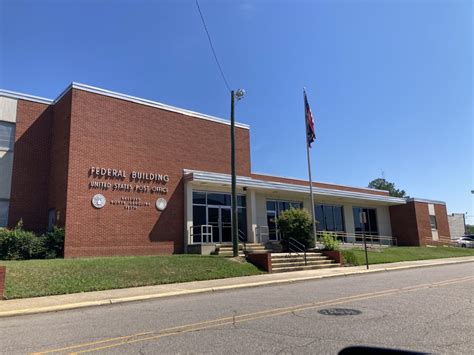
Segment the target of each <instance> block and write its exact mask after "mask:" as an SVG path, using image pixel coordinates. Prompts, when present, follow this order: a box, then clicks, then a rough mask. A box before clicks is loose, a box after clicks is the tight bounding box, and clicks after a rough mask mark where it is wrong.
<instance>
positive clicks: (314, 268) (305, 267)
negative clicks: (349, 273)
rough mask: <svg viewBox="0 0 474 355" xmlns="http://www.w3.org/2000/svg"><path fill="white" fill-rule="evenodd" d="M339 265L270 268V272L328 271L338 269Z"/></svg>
mask: <svg viewBox="0 0 474 355" xmlns="http://www.w3.org/2000/svg"><path fill="white" fill-rule="evenodd" d="M338 266H340V265H339V264H336V263H333V264H324V265H308V266H294V267H272V272H274V273H276V272H290V271H304V270H316V269H328V268H332V267H338Z"/></svg>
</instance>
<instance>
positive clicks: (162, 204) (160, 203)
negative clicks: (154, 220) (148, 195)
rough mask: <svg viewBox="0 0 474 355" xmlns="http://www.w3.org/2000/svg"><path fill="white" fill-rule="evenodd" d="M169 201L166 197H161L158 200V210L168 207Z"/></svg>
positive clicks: (156, 204)
mask: <svg viewBox="0 0 474 355" xmlns="http://www.w3.org/2000/svg"><path fill="white" fill-rule="evenodd" d="M166 205H167V202H166V200H165V199H164V198H159V199H158V200H156V203H155V206H156V208H157V209H158V211H163V210H164V209H165V208H166Z"/></svg>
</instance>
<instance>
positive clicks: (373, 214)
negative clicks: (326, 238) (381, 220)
mask: <svg viewBox="0 0 474 355" xmlns="http://www.w3.org/2000/svg"><path fill="white" fill-rule="evenodd" d="M361 212H365V217H366V220H365V223H361V221H360V213H361ZM352 213H353V215H354V227H355V232H356V233H362V232H364V233H365V234H368V235H378V234H379V232H378V228H377V210H376V209H375V208H361V207H353V208H352Z"/></svg>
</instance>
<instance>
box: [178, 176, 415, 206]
mask: <svg viewBox="0 0 474 355" xmlns="http://www.w3.org/2000/svg"><path fill="white" fill-rule="evenodd" d="M183 174H184V179H185V180H197V181H209V182H214V183H218V184H222V183H225V184H227V183H229V184H230V180H231V178H230V175H229V174H222V173H213V172H208V171H198V170H191V169H183ZM237 185H240V186H247V187H256V188H263V189H279V190H285V191H290V192H300V193H309V192H310V189H309V186H305V185H297V184H290V183H281V182H271V181H265V180H259V179H254V178H252V177H250V176H240V175H239V176H237ZM313 191H314V194H316V195H318V194H320V195H321V194H322V195H330V196H335V197H347V198H357V199H363V200H370V201H379V202H385V203H392V204H405V203H406V200H405V199H404V198H399V197H392V196H385V195H375V194H370V193H364V192H355V191H345V190H337V189H327V188H322V187H315V188H313Z"/></svg>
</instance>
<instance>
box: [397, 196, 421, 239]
mask: <svg viewBox="0 0 474 355" xmlns="http://www.w3.org/2000/svg"><path fill="white" fill-rule="evenodd" d="M389 211H390V224H391V226H392V236H393V237H395V238H397V243H398V245H400V246H418V245H420V239H419V237H418V226H417V222H416V210H415V204H414V203H412V202H409V203H407V204H405V205H396V206H390V207H389Z"/></svg>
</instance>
